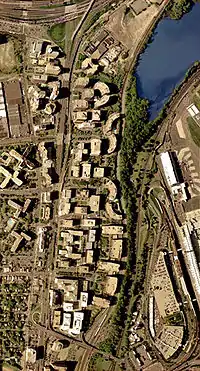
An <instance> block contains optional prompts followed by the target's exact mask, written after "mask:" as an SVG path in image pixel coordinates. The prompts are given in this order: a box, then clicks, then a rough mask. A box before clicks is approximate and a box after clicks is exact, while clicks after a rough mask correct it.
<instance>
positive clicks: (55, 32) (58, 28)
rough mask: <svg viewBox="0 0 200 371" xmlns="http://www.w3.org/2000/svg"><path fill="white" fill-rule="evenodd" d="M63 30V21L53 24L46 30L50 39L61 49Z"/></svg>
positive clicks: (63, 43)
mask: <svg viewBox="0 0 200 371" xmlns="http://www.w3.org/2000/svg"><path fill="white" fill-rule="evenodd" d="M65 32H66V30H65V23H58V24H55V25H53V26H52V27H51V28H50V29H49V30H48V34H49V36H50V37H51V39H52V40H53V41H54V42H55V43H56V44H58V45H59V46H60V47H61V48H62V49H64V47H65Z"/></svg>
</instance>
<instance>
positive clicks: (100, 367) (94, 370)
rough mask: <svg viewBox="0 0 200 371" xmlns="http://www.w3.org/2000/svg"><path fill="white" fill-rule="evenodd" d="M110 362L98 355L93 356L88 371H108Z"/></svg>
mask: <svg viewBox="0 0 200 371" xmlns="http://www.w3.org/2000/svg"><path fill="white" fill-rule="evenodd" d="M111 364H112V362H111V361H108V360H106V359H105V358H104V357H103V356H101V355H100V354H95V355H94V356H93V357H92V358H91V360H90V363H89V367H88V371H109V369H110V367H111Z"/></svg>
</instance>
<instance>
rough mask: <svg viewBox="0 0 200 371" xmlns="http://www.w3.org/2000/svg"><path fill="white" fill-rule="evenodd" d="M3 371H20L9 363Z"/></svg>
mask: <svg viewBox="0 0 200 371" xmlns="http://www.w3.org/2000/svg"><path fill="white" fill-rule="evenodd" d="M0 367H1V366H0ZM2 371H19V369H18V368H16V367H14V366H11V365H9V364H8V363H3V366H2Z"/></svg>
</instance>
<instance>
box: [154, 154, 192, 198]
mask: <svg viewBox="0 0 200 371" xmlns="http://www.w3.org/2000/svg"><path fill="white" fill-rule="evenodd" d="M173 156H174V153H173V152H163V153H161V155H160V159H161V163H162V167H163V171H164V175H165V178H166V181H167V183H168V186H169V187H170V189H171V191H172V194H173V195H174V196H177V195H179V196H180V199H181V200H182V201H187V195H186V192H185V183H183V182H180V179H179V177H178V174H177V169H176V164H175V161H174V157H173Z"/></svg>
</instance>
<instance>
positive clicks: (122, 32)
mask: <svg viewBox="0 0 200 371" xmlns="http://www.w3.org/2000/svg"><path fill="white" fill-rule="evenodd" d="M158 9H159V8H158V6H157V5H155V4H152V5H150V6H149V7H148V8H147V9H146V10H144V11H143V12H141V13H140V14H139V15H137V16H134V15H133V13H132V12H131V11H130V12H129V14H127V15H125V11H126V6H122V7H121V8H120V9H118V10H116V11H115V12H114V13H112V15H111V16H110V18H109V22H108V23H107V25H106V27H105V28H107V29H108V30H109V31H110V32H111V33H112V34H113V36H114V37H115V38H116V39H117V40H118V41H120V42H121V43H122V44H123V45H124V46H125V47H126V48H127V49H135V48H136V47H137V45H138V42H139V40H140V39H141V37H142V35H143V34H144V33H145V30H146V29H147V28H148V26H149V25H150V23H151V21H152V19H153V18H154V17H155V16H156V14H157V13H158Z"/></svg>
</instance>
